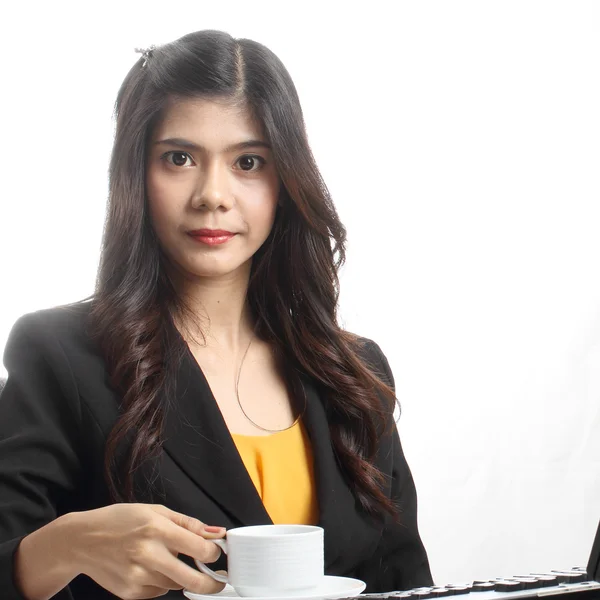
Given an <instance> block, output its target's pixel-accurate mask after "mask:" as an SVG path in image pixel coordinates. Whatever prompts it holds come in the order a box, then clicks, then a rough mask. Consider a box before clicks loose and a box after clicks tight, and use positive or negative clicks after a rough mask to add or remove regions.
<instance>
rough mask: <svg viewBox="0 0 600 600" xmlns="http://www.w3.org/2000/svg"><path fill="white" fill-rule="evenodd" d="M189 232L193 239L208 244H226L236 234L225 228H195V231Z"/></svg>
mask: <svg viewBox="0 0 600 600" xmlns="http://www.w3.org/2000/svg"><path fill="white" fill-rule="evenodd" d="M187 233H188V235H189V236H190V237H191V238H192V239H193V240H195V241H197V242H200V243H202V244H206V245H208V246H217V245H218V244H224V243H225V242H228V241H229V240H230V239H231V238H232V237H233V236H234V235H236V234H235V233H232V232H231V231H226V230H225V229H195V230H194V231H188V232H187Z"/></svg>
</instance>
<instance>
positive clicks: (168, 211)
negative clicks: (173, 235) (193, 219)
mask: <svg viewBox="0 0 600 600" xmlns="http://www.w3.org/2000/svg"><path fill="white" fill-rule="evenodd" d="M146 189H147V195H148V210H149V212H150V219H151V221H152V225H153V226H154V229H155V230H156V232H157V233H159V232H160V231H161V230H168V229H169V224H171V225H172V224H173V222H175V221H176V220H177V215H178V213H179V212H180V207H179V206H178V202H177V194H176V193H175V192H176V190H174V189H173V186H172V185H166V183H165V180H164V178H160V177H158V176H156V175H152V174H151V173H150V174H149V175H148V178H147V187H146Z"/></svg>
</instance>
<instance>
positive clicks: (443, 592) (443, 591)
mask: <svg viewBox="0 0 600 600" xmlns="http://www.w3.org/2000/svg"><path fill="white" fill-rule="evenodd" d="M431 594H432V597H433V598H444V597H445V596H451V595H452V591H451V590H449V589H448V588H433V589H432V590H431Z"/></svg>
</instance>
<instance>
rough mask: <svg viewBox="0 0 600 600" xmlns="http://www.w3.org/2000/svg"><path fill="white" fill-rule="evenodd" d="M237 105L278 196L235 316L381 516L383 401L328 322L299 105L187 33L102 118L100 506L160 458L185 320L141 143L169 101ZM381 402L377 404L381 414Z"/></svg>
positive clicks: (282, 77)
mask: <svg viewBox="0 0 600 600" xmlns="http://www.w3.org/2000/svg"><path fill="white" fill-rule="evenodd" d="M172 97H203V98H231V99H233V100H236V101H242V102H244V103H245V105H246V106H247V107H248V109H249V110H250V111H251V112H252V114H253V116H254V117H255V118H257V119H258V120H259V122H260V123H261V124H262V127H263V130H264V132H265V135H266V137H267V140H268V142H269V143H270V145H271V147H272V152H273V156H274V160H275V164H276V168H277V171H278V173H279V177H280V179H281V182H282V186H281V188H282V205H281V206H280V207H279V208H278V210H277V214H276V217H275V222H274V225H273V229H272V231H271V233H270V235H269V237H268V238H267V240H266V241H265V243H264V244H263V246H262V247H261V248H260V249H259V250H258V252H257V253H256V254H255V256H254V257H253V261H252V268H251V275H250V283H249V288H248V295H247V298H248V302H249V305H250V308H251V310H252V313H253V316H254V318H255V320H256V326H257V330H258V333H259V334H260V336H261V337H262V338H263V339H266V340H268V341H269V342H270V344H271V345H272V347H273V349H274V350H275V351H276V352H277V353H278V354H279V355H280V356H282V357H284V359H285V361H286V362H287V364H288V365H291V366H292V370H294V371H296V372H297V373H301V374H303V375H304V376H308V377H310V378H311V379H312V380H313V381H314V382H316V384H317V385H318V387H319V391H320V394H321V396H322V401H323V403H324V405H325V408H326V410H327V414H328V417H329V420H330V421H329V422H330V430H331V437H332V443H333V446H334V451H335V454H336V457H337V460H338V462H339V464H340V466H341V469H342V472H343V473H344V476H345V477H346V479H347V481H348V483H349V485H350V487H351V489H352V490H353V493H354V495H355V498H356V499H357V501H358V503H359V505H360V506H361V507H362V509H363V510H364V511H365V512H366V513H367V514H369V515H372V516H378V517H381V516H382V514H384V513H386V512H387V513H390V514H395V507H394V505H393V503H392V502H391V501H390V499H389V498H388V497H387V496H386V494H385V493H384V492H383V491H382V483H383V482H382V474H381V473H380V472H379V471H378V470H377V468H376V467H375V466H374V458H375V455H376V452H377V448H378V438H379V436H380V435H381V433H382V429H381V426H380V425H381V424H382V423H384V422H388V423H389V421H390V419H389V415H390V413H391V407H393V405H394V402H395V397H394V392H393V390H392V389H391V388H390V386H389V385H388V384H387V383H386V382H384V381H383V380H382V378H381V376H378V374H377V373H376V372H374V371H373V370H371V369H370V368H369V366H368V365H367V364H365V361H364V360H361V358H360V356H359V353H360V341H359V338H357V337H356V336H354V335H352V334H350V333H348V332H345V331H343V330H342V329H341V328H340V327H339V325H338V321H337V304H338V295H339V280H338V269H339V267H340V266H341V265H342V263H343V262H344V260H345V241H346V231H345V229H344V227H343V225H342V224H341V222H340V220H339V218H338V215H337V212H336V210H335V208H334V206H333V203H332V201H331V198H330V195H329V192H328V190H327V187H326V186H325V183H324V182H323V179H322V177H321V175H320V173H319V170H318V168H317V166H316V164H315V161H314V158H313V155H312V153H311V150H310V147H309V144H308V141H307V136H306V131H305V125H304V119H303V115H302V110H301V107H300V102H299V99H298V95H297V92H296V89H295V87H294V84H293V82H292V80H291V78H290V75H289V74H288V72H287V70H286V69H285V67H284V66H283V64H282V63H281V61H280V60H279V59H278V58H277V57H276V56H275V55H274V54H273V52H271V51H270V50H268V49H267V48H265V47H264V46H263V45H261V44H258V43H257V42H254V41H251V40H247V39H234V38H233V37H231V36H230V35H228V34H226V33H223V32H219V31H199V32H195V33H190V34H188V35H186V36H184V37H182V38H180V39H178V40H176V41H174V42H172V43H169V44H166V45H163V46H159V47H158V48H152V49H150V50H149V51H146V52H145V53H144V54H143V55H142V56H141V57H140V59H139V60H138V61H137V62H136V63H135V65H134V66H133V67H132V68H131V70H130V71H129V73H128V74H127V76H126V77H125V80H124V81H123V84H122V86H121V88H120V90H119V93H118V96H117V101H116V105H115V119H116V132H115V140H114V146H113V151H112V156H111V161H110V169H109V200H108V211H107V217H106V224H105V231H104V238H103V246H102V256H101V261H100V266H99V271H98V279H97V286H96V291H95V294H94V297H93V301H92V311H91V326H92V332H93V334H94V336H95V338H96V340H97V341H98V343H99V345H100V348H101V349H102V352H103V354H104V356H105V359H106V363H107V366H108V373H109V377H110V383H111V385H112V386H113V388H114V389H116V390H117V391H118V393H119V394H120V396H121V398H122V400H121V406H120V416H119V418H118V420H117V422H116V424H115V426H114V428H113V430H112V431H111V434H110V436H109V439H108V441H107V445H106V455H105V477H106V480H107V483H108V486H109V490H110V493H111V496H112V499H113V501H115V502H122V501H127V502H128V501H135V500H136V488H135V486H134V483H133V474H134V473H135V471H136V470H137V469H139V467H140V466H142V464H144V463H145V461H146V460H148V459H152V458H156V457H157V456H158V455H159V454H160V451H161V444H162V428H163V422H164V417H165V412H166V409H167V408H168V406H167V402H168V398H169V397H170V394H169V393H166V392H167V391H168V390H171V389H173V385H174V373H175V368H176V366H177V364H178V362H179V361H180V360H181V358H182V356H183V354H184V352H185V343H184V342H183V340H182V337H181V336H179V335H178V332H177V329H176V327H175V316H176V315H179V316H180V315H181V314H182V312H184V311H185V310H186V308H185V306H184V305H183V302H182V300H181V298H179V297H178V296H177V293H176V291H175V289H174V287H173V285H172V283H171V281H170V280H169V278H168V276H167V274H166V269H164V263H163V260H164V259H163V258H162V253H161V249H160V247H159V244H158V241H157V238H156V236H155V234H154V231H153V229H152V226H151V223H150V219H149V215H148V205H147V197H146V187H145V163H146V152H147V146H148V143H149V140H150V139H151V136H152V133H153V131H154V127H155V126H156V124H157V122H158V120H159V119H160V117H161V113H162V111H163V109H164V107H165V106H166V103H167V101H168V100H169V98H172ZM388 401H389V403H388Z"/></svg>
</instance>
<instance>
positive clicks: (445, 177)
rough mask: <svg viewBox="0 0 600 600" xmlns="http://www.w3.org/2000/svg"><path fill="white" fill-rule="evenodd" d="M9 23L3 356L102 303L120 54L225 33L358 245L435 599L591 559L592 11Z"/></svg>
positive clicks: (599, 63) (334, 10)
mask: <svg viewBox="0 0 600 600" xmlns="http://www.w3.org/2000/svg"><path fill="white" fill-rule="evenodd" d="M15 5H16V3H11V7H10V8H5V9H3V11H4V12H3V15H2V18H1V19H0V20H1V21H2V25H1V26H0V27H1V31H0V34H1V35H0V50H1V52H2V75H1V77H2V89H3V91H2V100H1V101H2V103H3V110H2V116H3V118H2V125H1V132H2V143H1V144H0V148H1V149H0V152H1V155H0V164H1V173H2V179H1V181H2V192H1V194H0V203H1V205H0V273H1V278H2V279H1V281H2V291H1V293H0V298H1V300H0V302H1V306H2V310H1V311H0V348H2V347H3V346H4V343H5V341H6V337H7V335H8V332H9V330H10V327H11V326H12V324H13V323H14V321H15V320H16V318H17V317H18V316H19V315H21V314H23V313H25V312H28V311H31V310H35V309H38V308H43V307H48V306H52V305H56V304H60V303H65V302H69V301H73V300H77V299H79V298H82V297H84V296H86V295H88V294H90V293H91V292H92V291H93V285H94V277H95V269H96V265H97V261H98V252H99V247H100V238H101V231H102V225H103V211H104V202H105V197H106V188H107V186H106V173H107V166H108V158H109V153H110V147H111V140H112V131H113V123H112V120H111V110H112V105H113V102H114V99H115V95H116V92H117V89H118V87H119V85H120V83H121V81H122V79H123V77H124V76H125V74H126V73H127V71H128V70H129V68H130V67H131V65H133V63H134V61H135V60H137V58H138V55H137V54H134V51H133V48H134V47H136V46H142V47H145V46H148V45H150V44H160V43H163V42H168V41H171V40H173V39H175V38H177V37H179V36H181V35H183V34H185V33H188V32H190V31H193V30H197V29H204V28H216V29H224V30H226V31H228V32H230V33H231V34H233V35H234V36H238V37H250V38H253V39H256V40H257V41H260V42H262V43H264V44H265V45H267V46H268V47H270V48H271V49H272V50H273V51H274V52H275V53H276V54H278V55H279V57H280V58H281V59H282V60H283V61H284V63H285V64H286V66H287V67H288V69H289V71H290V73H291V75H292V77H293V78H294V80H295V82H296V85H297V88H298V91H299V93H300V97H301V99H302V103H303V107H304V111H305V117H306V121H307V126H308V131H309V135H310V140H311V144H312V147H313V150H314V152H315V155H316V157H317V160H318V163H319V165H320V167H321V169H322V172H323V174H324V176H325V179H326V182H327V183H328V185H329V187H330V189H331V192H332V194H333V197H334V200H335V202H336V203H337V206H338V209H339V212H340V215H341V217H342V220H343V221H344V223H345V224H346V226H347V229H348V235H349V260H348V264H347V266H346V268H345V269H344V271H343V277H342V286H343V287H342V298H341V315H342V317H343V320H344V324H345V326H346V327H347V328H348V329H351V330H352V331H355V332H357V333H361V334H363V335H366V336H369V337H372V338H373V339H375V340H376V341H377V342H379V344H380V345H381V347H382V348H383V350H384V351H385V352H386V354H387V356H388V358H389V360H390V363H391V365H392V368H393V370H394V373H395V376H396V382H397V391H398V396H399V398H400V401H401V403H402V406H403V416H402V419H401V421H400V431H401V436H402V439H403V442H404V446H405V451H406V454H407V457H408V460H409V463H410V464H411V467H412V470H413V473H414V477H415V480H416V484H417V487H418V491H419V500H420V526H421V533H422V536H423V539H424V542H425V544H426V546H427V549H428V551H429V555H430V559H431V565H432V569H433V572H434V577H435V579H436V581H437V582H439V583H444V582H457V581H463V580H471V579H473V578H476V577H481V578H483V577H496V576H500V575H511V574H513V575H514V574H523V573H529V572H532V571H535V570H539V569H551V568H565V567H571V566H573V565H585V563H586V561H587V556H588V552H589V549H590V546H591V543H592V538H593V534H594V531H595V527H596V525H597V523H598V519H599V518H600V435H599V434H600V409H599V406H600V234H599V231H600V209H599V204H598V203H599V199H600V194H599V192H600V180H599V177H598V174H599V165H600V109H599V108H598V107H600V4H599V3H598V2H592V1H576V0H564V1H560V2H557V1H552V0H541V1H533V0H518V1H514V0H504V1H503V2H497V1H494V2H490V1H484V0H478V1H470V2H469V1H450V0H444V1H425V0H421V1H416V0H415V1H412V2H391V1H390V2H381V1H373V0H371V1H370V2H365V3H362V2H361V3H358V2H357V3H352V2H326V1H324V0H322V1H320V2H307V1H306V0H303V1H302V2H283V1H280V2H265V1H263V0H255V1H254V2H251V1H249V0H245V1H243V2H232V1H228V2H219V1H216V0H214V1H213V2H210V3H209V2H200V1H194V0H188V1H179V2H172V1H166V0H164V1H163V2H160V3H151V2H139V3H137V2H119V3H111V2H108V3H107V2H98V3H95V5H92V3H88V2H81V3H77V4H73V5H65V4H61V3H55V2H48V3H46V2H44V3H42V2H37V3H35V2H34V3H31V2H28V3H22V4H19V7H18V8H15Z"/></svg>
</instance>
